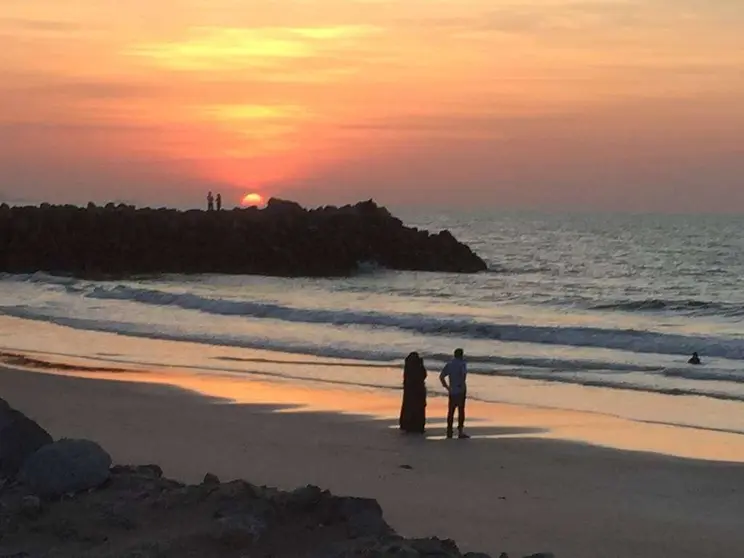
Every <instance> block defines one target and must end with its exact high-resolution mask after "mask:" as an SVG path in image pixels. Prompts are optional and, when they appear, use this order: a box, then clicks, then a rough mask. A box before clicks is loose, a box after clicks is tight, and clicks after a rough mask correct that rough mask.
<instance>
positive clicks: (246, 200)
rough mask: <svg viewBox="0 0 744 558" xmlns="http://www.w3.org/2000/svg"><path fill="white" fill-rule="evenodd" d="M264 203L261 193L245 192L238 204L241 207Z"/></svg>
mask: <svg viewBox="0 0 744 558" xmlns="http://www.w3.org/2000/svg"><path fill="white" fill-rule="evenodd" d="M263 203H264V197H263V196H262V195H261V194H257V193H255V192H254V193H251V194H246V195H245V196H244V197H243V199H242V201H241V202H240V205H242V206H243V207H252V206H254V205H255V206H261V205H263Z"/></svg>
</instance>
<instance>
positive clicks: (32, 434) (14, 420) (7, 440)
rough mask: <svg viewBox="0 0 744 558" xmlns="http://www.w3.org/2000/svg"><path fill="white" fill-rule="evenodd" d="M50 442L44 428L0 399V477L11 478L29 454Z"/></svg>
mask: <svg viewBox="0 0 744 558" xmlns="http://www.w3.org/2000/svg"><path fill="white" fill-rule="evenodd" d="M52 442H53V440H52V437H51V436H50V435H49V433H48V432H47V431H46V430H44V429H43V428H42V427H41V426H39V425H38V424H37V423H36V422H34V421H33V420H31V419H30V418H28V417H27V416H26V415H24V414H23V413H21V412H20V411H17V410H16V409H13V408H12V407H11V406H10V405H9V404H8V403H7V402H6V401H4V400H2V399H0V478H13V477H14V476H15V475H16V473H18V470H19V469H20V467H21V465H23V462H24V461H25V460H26V459H27V458H28V457H29V456H30V455H32V454H33V453H35V452H36V451H37V450H38V449H39V448H41V447H42V446H45V445H47V444H51V443H52Z"/></svg>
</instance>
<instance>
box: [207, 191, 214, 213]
mask: <svg viewBox="0 0 744 558" xmlns="http://www.w3.org/2000/svg"><path fill="white" fill-rule="evenodd" d="M207 211H214V196H213V195H212V192H209V193H208V194H207Z"/></svg>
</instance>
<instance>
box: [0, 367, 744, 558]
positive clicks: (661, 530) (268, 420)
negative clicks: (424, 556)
mask: <svg viewBox="0 0 744 558" xmlns="http://www.w3.org/2000/svg"><path fill="white" fill-rule="evenodd" d="M239 385H242V386H243V388H244V389H238V387H239ZM0 390H2V393H3V397H4V398H6V399H7V400H8V401H10V402H12V403H13V404H14V406H16V407H17V408H19V409H20V410H21V411H23V412H24V413H27V414H28V415H29V416H30V417H32V418H34V419H35V420H38V421H39V422H41V423H43V424H45V425H47V427H48V430H49V431H50V433H52V434H53V435H54V436H55V437H62V436H70V437H85V438H90V439H93V440H95V441H97V442H99V443H101V444H102V445H103V446H104V447H106V448H107V449H108V450H109V451H110V453H111V454H112V457H113V458H114V461H115V462H116V463H121V464H137V463H140V464H143V463H157V464H159V465H161V466H162V467H163V469H164V471H165V472H166V474H167V475H169V476H172V477H175V478H177V479H178V480H184V481H187V482H188V481H197V480H199V479H201V478H202V477H203V476H204V474H205V473H206V472H212V473H215V474H217V475H218V476H219V477H220V478H226V479H230V478H243V479H246V480H248V481H249V482H254V483H258V484H268V485H272V486H278V487H280V488H285V489H291V488H295V487H296V486H304V485H305V484H308V483H311V484H317V485H319V486H322V487H324V488H329V489H330V490H331V491H332V492H333V493H336V494H340V495H355V496H364V497H371V498H375V499H377V500H378V501H379V502H380V503H381V505H382V507H383V509H384V511H385V517H386V518H387V520H388V521H389V523H390V524H391V525H392V526H393V527H394V528H395V529H396V530H397V531H398V532H400V533H401V534H402V535H404V536H431V535H434V534H436V535H438V536H444V537H449V538H453V539H455V540H457V541H458V543H459V544H460V546H461V548H463V549H464V550H465V551H468V550H481V551H486V552H493V553H495V554H494V555H498V553H499V552H501V551H504V550H506V551H507V552H510V553H514V554H516V555H520V556H521V555H523V554H529V553H532V552H540V551H544V550H551V551H553V552H555V553H556V556H558V557H571V558H590V557H595V558H596V557H597V556H608V557H609V556H634V557H637V558H646V557H648V558H652V557H654V558H655V557H656V556H659V555H665V556H666V555H674V556H683V557H687V556H689V557H691V558H692V557H693V556H701V555H703V556H710V557H716V556H721V557H723V556H727V555H733V554H730V553H735V552H736V549H737V548H740V547H741V545H742V544H744V534H740V529H739V526H738V519H737V518H740V517H741V516H742V514H743V513H744V502H743V501H742V499H741V498H740V497H739V495H738V494H737V492H738V489H737V487H738V486H739V484H740V483H739V481H740V479H741V477H742V475H744V465H742V464H739V463H723V462H713V461H701V460H688V459H680V458H675V457H671V456H665V455H660V454H653V453H645V452H633V451H621V450H615V449H608V448H603V447H598V446H592V445H589V444H586V443H580V442H572V441H567V440H561V439H556V438H552V437H546V435H545V434H546V433H545V432H544V430H546V429H547V428H549V427H551V426H552V427H553V428H555V429H558V431H560V429H559V427H560V422H561V421H564V425H565V423H566V422H567V421H568V419H569V418H573V419H574V420H575V419H576V418H577V417H569V416H568V414H566V413H556V412H554V411H539V410H538V411H535V410H531V411H529V412H527V411H525V410H524V409H522V410H521V411H520V410H519V409H511V413H507V412H506V411H507V410H508V407H509V406H503V407H499V411H501V412H503V413H504V414H503V416H501V417H500V420H498V421H495V420H493V419H492V420H491V421H488V420H486V417H484V416H483V415H482V413H483V409H482V406H481V405H473V407H474V408H473V419H474V420H473V421H472V422H471V423H470V431H471V434H473V435H474V438H473V439H472V440H468V441H464V442H460V441H457V440H452V441H446V440H443V439H442V438H443V433H444V429H443V421H442V420H436V421H432V424H431V425H430V430H431V433H430V436H428V437H427V438H425V439H421V438H415V437H414V438H412V437H409V436H404V435H401V434H399V433H398V432H397V431H395V429H396V421H395V419H394V418H393V417H392V416H391V411H392V410H393V409H392V408H391V405H392V404H393V403H394V402H395V403H397V394H396V396H395V397H393V396H388V395H384V394H383V395H381V394H379V393H377V392H374V391H371V390H353V391H352V390H333V389H327V388H324V389H319V388H318V387H317V386H315V387H313V386H307V385H303V386H296V385H294V386H293V385H292V384H290V383H286V382H260V381H256V380H246V379H237V380H236V379H235V378H215V377H213V376H211V375H198V374H192V373H183V372H177V371H170V372H157V371H150V372H128V371H124V372H115V373H97V372H90V371H85V372H80V373H74V372H71V371H66V372H62V373H54V372H51V371H49V370H45V371H30V370H21V369H11V368H8V367H0ZM51 394H53V397H50V395H51ZM333 408H335V410H330V409H333ZM443 409H444V402H443V400H440V399H439V398H434V399H433V400H431V401H430V406H429V415H430V417H434V416H435V417H439V416H440V415H441V416H443V415H442V411H443ZM530 413H536V414H530ZM530 417H531V420H533V421H535V423H534V424H533V425H530V423H529V420H528V419H529V418H530ZM550 417H552V421H553V422H552V424H551V421H550V420H548V419H549V418H550ZM540 422H542V423H543V427H542V428H539V427H538V426H537V424H539V423H540ZM601 427H602V428H605V429H606V428H607V425H606V424H605V425H602V426H601ZM615 427H618V424H615ZM440 430H441V433H440V432H439V431H440ZM440 434H441V436H440ZM553 434H555V432H553ZM404 466H405V468H404ZM409 467H410V469H409ZM608 502H612V504H611V505H609V506H608ZM422 510H426V511H422Z"/></svg>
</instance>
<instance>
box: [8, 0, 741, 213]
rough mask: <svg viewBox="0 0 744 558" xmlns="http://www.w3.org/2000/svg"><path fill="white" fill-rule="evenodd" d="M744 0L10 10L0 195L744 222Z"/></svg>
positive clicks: (32, 1) (110, 4)
mask: <svg viewBox="0 0 744 558" xmlns="http://www.w3.org/2000/svg"><path fill="white" fill-rule="evenodd" d="M742 29H744V3H742V1H741V0H504V1H497V0H405V1H403V0H251V1H250V2H245V1H242V0H171V1H169V2H158V1H153V0H127V1H126V2H124V1H117V0H64V1H61V0H2V2H0V44H1V45H2V47H1V48H0V76H2V79H1V80H0V199H3V200H9V201H12V200H24V201H33V202H37V201H41V200H49V201H53V202H73V203H81V202H85V201H87V200H89V199H92V200H95V201H107V200H124V201H129V202H133V203H137V204H142V205H145V204H156V205H158V204H168V205H176V206H188V205H196V204H201V203H202V199H203V197H204V195H205V193H206V191H207V190H208V189H214V190H219V191H221V192H222V193H223V196H224V197H225V198H226V200H227V203H228V205H230V202H233V201H236V200H238V199H239V198H240V197H241V195H242V194H244V193H246V192H252V191H256V192H260V193H262V194H264V195H275V196H279V197H286V198H291V199H297V200H299V201H301V202H303V203H307V204H312V205H317V204H326V203H345V202H348V201H355V200H359V199H366V198H370V197H374V198H375V199H377V200H379V201H380V202H382V203H385V204H390V205H399V204H401V205H402V204H418V205H457V206H472V207H487V206H493V207H514V208H526V207H531V208H538V209H550V208H578V209H593V208H596V209H602V210H615V209H617V210H629V211H658V210H669V211H695V210H699V211H714V212H715V211H744V140H743V139H742V130H744V34H743V33H742V31H741V30H742Z"/></svg>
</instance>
